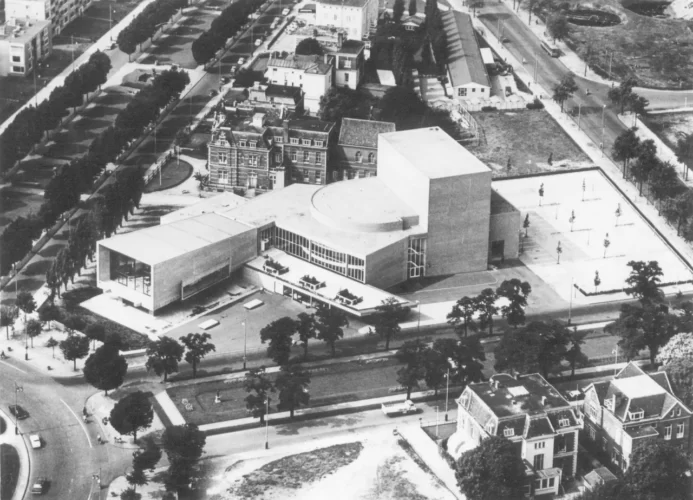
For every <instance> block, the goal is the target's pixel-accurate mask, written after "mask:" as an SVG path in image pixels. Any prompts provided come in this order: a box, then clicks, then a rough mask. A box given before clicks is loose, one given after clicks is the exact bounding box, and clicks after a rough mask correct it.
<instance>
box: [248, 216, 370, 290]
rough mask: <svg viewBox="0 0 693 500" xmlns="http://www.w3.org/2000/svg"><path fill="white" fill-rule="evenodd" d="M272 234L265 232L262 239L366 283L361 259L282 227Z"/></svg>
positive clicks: (289, 252)
mask: <svg viewBox="0 0 693 500" xmlns="http://www.w3.org/2000/svg"><path fill="white" fill-rule="evenodd" d="M270 234H271V233H270V232H269V230H265V231H263V232H262V235H261V238H262V239H264V240H268V239H271V244H272V245H273V246H275V247H276V248H279V249H280V250H283V251H285V252H286V253H288V254H291V255H294V256H296V257H299V258H301V259H304V260H307V261H308V262H311V263H313V264H316V265H318V266H320V267H324V268H325V269H329V270H331V271H334V272H336V273H338V274H342V275H344V276H347V277H349V278H351V279H354V280H356V281H359V282H361V283H363V282H364V281H365V278H366V267H365V264H366V263H365V261H364V260H363V259H361V258H359V257H355V256H353V255H349V254H346V253H343V252H339V251H337V250H334V249H332V248H330V247H328V246H325V245H322V244H320V243H316V242H314V241H311V240H309V239H308V238H305V237H303V236H300V235H298V234H295V233H292V232H291V231H287V230H285V229H282V228H280V227H275V228H274V231H273V235H272V236H270Z"/></svg>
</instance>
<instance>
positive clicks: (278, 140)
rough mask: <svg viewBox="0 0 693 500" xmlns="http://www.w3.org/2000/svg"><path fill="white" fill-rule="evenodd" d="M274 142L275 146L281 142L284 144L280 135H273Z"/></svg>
mask: <svg viewBox="0 0 693 500" xmlns="http://www.w3.org/2000/svg"><path fill="white" fill-rule="evenodd" d="M274 142H275V143H277V144H281V143H282V142H284V138H283V137H282V136H281V135H275V136H274Z"/></svg>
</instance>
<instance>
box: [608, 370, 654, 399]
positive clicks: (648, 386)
mask: <svg viewBox="0 0 693 500" xmlns="http://www.w3.org/2000/svg"><path fill="white" fill-rule="evenodd" d="M611 383H612V384H613V385H614V386H616V388H617V389H618V390H619V391H621V392H622V393H623V394H625V395H626V396H627V397H628V398H630V399H637V398H644V397H647V396H655V395H657V394H664V393H665V392H667V391H665V390H664V388H663V387H662V386H661V385H659V384H658V383H657V382H655V381H654V380H652V378H651V377H650V376H649V375H638V376H636V377H628V378H617V379H615V380H612V381H611Z"/></svg>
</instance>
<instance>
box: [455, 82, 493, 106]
mask: <svg viewBox="0 0 693 500" xmlns="http://www.w3.org/2000/svg"><path fill="white" fill-rule="evenodd" d="M465 93H466V95H461V94H465ZM453 95H454V96H455V99H457V100H458V101H460V102H464V101H468V100H470V99H488V98H489V97H491V88H490V87H487V86H486V85H479V84H478V83H468V84H466V85H460V86H459V87H455V88H454V94H453Z"/></svg>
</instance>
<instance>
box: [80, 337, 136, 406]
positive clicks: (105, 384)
mask: <svg viewBox="0 0 693 500" xmlns="http://www.w3.org/2000/svg"><path fill="white" fill-rule="evenodd" d="M84 338H85V339H87V338H86V337H84ZM88 342H89V339H87V344H88ZM83 371H84V378H85V379H86V380H87V382H89V383H90V384H91V385H93V386H94V387H96V388H97V389H101V390H102V391H104V393H105V394H106V396H108V391H110V390H111V389H117V388H118V387H120V386H121V385H122V384H123V380H125V374H126V373H127V371H128V362H127V361H126V360H125V357H124V356H122V355H121V354H120V351H119V350H118V348H116V347H114V346H112V345H109V344H104V345H102V346H101V347H99V348H98V349H97V350H96V351H94V353H93V354H92V355H91V356H89V357H88V358H87V361H86V362H85V363H84V370H83Z"/></svg>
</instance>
